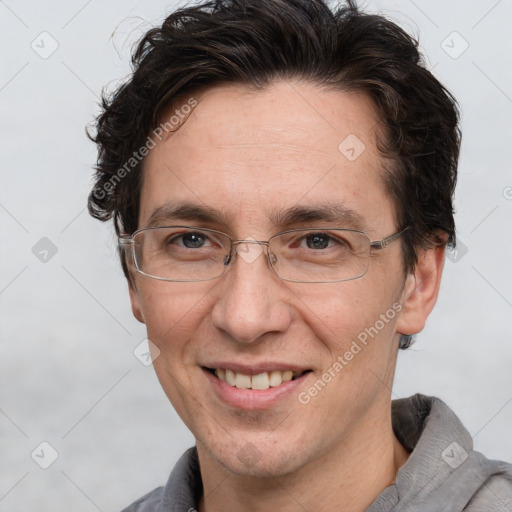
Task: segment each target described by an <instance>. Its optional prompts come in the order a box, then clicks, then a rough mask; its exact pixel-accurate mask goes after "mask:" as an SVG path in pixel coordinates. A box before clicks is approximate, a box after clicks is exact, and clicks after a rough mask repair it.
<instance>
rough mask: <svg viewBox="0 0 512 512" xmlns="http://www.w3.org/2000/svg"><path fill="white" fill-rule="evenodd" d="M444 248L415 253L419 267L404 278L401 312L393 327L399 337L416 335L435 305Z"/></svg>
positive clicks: (437, 247) (441, 271) (438, 247)
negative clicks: (400, 335)
mask: <svg viewBox="0 0 512 512" xmlns="http://www.w3.org/2000/svg"><path fill="white" fill-rule="evenodd" d="M444 255H445V246H444V245H443V246H436V247H434V248H431V249H419V250H418V263H417V264H416V267H415V268H414V271H413V272H412V273H410V274H409V275H408V276H407V279H406V281H405V285H404V289H403V292H402V311H401V312H400V316H399V319H398V321H397V324H396V330H397V332H399V333H400V334H416V333H418V332H420V331H421V330H422V329H423V328H424V327H425V323H426V321H427V318H428V316H429V315H430V313H431V311H432V309H433V308H434V305H435V303H436V301H437V296H438V293H439V287H440V284H441V275H442V273H443V266H444Z"/></svg>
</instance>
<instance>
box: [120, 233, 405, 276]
mask: <svg viewBox="0 0 512 512" xmlns="http://www.w3.org/2000/svg"><path fill="white" fill-rule="evenodd" d="M410 227H411V226H406V227H405V228H404V229H402V230H400V231H397V232H396V233H393V234H392V235H389V236H386V237H384V238H382V239H381V240H370V237H369V236H368V235H367V234H366V233H365V232H364V231H360V230H358V229H349V228H333V227H311V228H297V229H288V230H286V231H281V232H280V233H276V234H275V235H272V236H271V237H270V238H269V239H268V240H267V241H264V240H233V239H232V238H231V237H230V236H229V235H228V234H227V233H224V232H222V231H217V230H216V229H210V228H200V227H197V226H151V227H147V228H140V229H138V230H137V231H134V232H133V233H132V234H131V235H121V236H120V237H119V238H118V242H119V243H118V245H119V247H120V248H123V249H124V248H126V246H128V245H129V246H131V248H132V258H133V261H134V263H135V270H137V272H139V273H140V274H142V275H144V276H146V277H150V278H151V279H157V280H159V281H168V282H172V283H197V282H202V281H212V280H213V279H217V278H219V277H221V276H223V275H224V274H225V273H226V271H225V270H224V271H223V272H222V273H221V274H219V275H218V276H215V277H209V278H208V279H168V278H166V277H157V276H152V275H151V274H146V272H144V271H142V270H141V269H140V268H139V267H138V263H137V258H136V256H135V247H134V244H133V242H134V238H135V236H136V235H137V234H138V233H140V232H142V231H150V230H155V229H170V228H185V229H191V230H198V231H208V232H209V233H217V234H219V235H223V236H225V237H226V238H227V239H228V240H229V241H230V242H231V245H230V248H229V252H228V253H227V255H226V257H225V258H224V267H228V265H229V264H230V263H231V260H232V255H233V246H235V245H240V244H258V245H264V246H266V248H267V251H266V253H267V254H266V256H267V261H268V263H269V265H270V267H271V268H272V270H273V271H274V273H275V274H276V275H277V277H279V279H282V280H283V281H289V282H292V283H311V284H320V283H342V282H344V281H354V280H355V279H360V278H361V277H364V276H365V275H366V273H367V272H368V268H367V269H366V271H365V272H364V274H361V275H360V276H357V277H350V278H347V279H338V280H335V281H303V280H296V279H286V278H284V277H281V276H280V275H279V274H278V272H277V270H276V269H275V267H274V264H273V263H272V261H271V258H270V254H272V256H274V257H275V255H274V253H271V251H270V241H271V240H272V239H273V238H276V237H278V236H281V235H286V234H288V233H296V232H300V231H324V230H325V231H333V230H339V231H350V232H353V233H361V234H363V235H365V236H366V237H367V238H368V240H369V245H370V253H371V250H372V249H376V250H379V251H380V250H383V249H385V248H386V247H388V246H389V245H390V244H392V243H393V242H394V241H395V240H398V239H399V238H400V237H401V236H402V235H403V234H404V233H405V232H406V231H407V230H408V229H409V228H410ZM368 266H369V265H368Z"/></svg>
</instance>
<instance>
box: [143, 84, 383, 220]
mask: <svg viewBox="0 0 512 512" xmlns="http://www.w3.org/2000/svg"><path fill="white" fill-rule="evenodd" d="M196 101H197V105H196V106H195V107H194V108H193V110H192V113H191V114H190V115H189V117H188V118H187V119H186V121H185V122H184V123H183V124H182V126H181V127H180V128H179V129H178V130H177V131H176V132H174V133H173V134H172V135H170V136H168V137H167V138H164V139H162V140H159V139H158V138H155V142H156V146H155V147H154V148H153V149H152V150H151V151H150V152H149V154H148V156H147V157H146V161H145V168H144V181H143V187H142V194H141V211H140V218H139V221H140V222H139V226H144V225H146V224H147V222H148V220H149V219H150V217H151V216H152V214H154V212H155V209H158V208H160V212H161V211H162V210H165V208H162V207H163V206H164V205H165V206H166V207H167V211H170V210H173V206H174V205H175V204H177V203H187V204H188V205H194V204H195V205H196V206H199V207H204V208H205V209H210V210H215V211H217V212H219V213H220V215H219V219H218V220H219V222H221V223H224V224H226V225H228V224H230V223H231V224H243V223H246V224H249V225H251V226H252V227H254V228H256V227H257V226H260V225H262V223H264V222H267V223H268V224H272V223H275V219H276V218H286V212H287V211H288V210H290V209H293V208H295V209H296V208H298V207H299V208H302V207H304V208H314V207H319V206H324V207H325V206H326V205H330V206H334V211H336V208H337V207H339V206H341V207H342V209H346V210H349V211H351V212H354V213H355V214H356V215H355V216H354V218H355V217H360V218H361V219H363V221H364V223H366V224H367V226H366V227H367V229H372V225H375V221H378V223H382V222H384V221H385V220H386V218H388V220H392V207H391V203H390V199H389V198H388V197H387V194H386V191H385V188H384V185H383V182H382V180H381V176H382V172H383V169H382V166H383V162H382V159H381V157H380V156H379V155H378V152H377V149H376V146H375V141H376V135H377V131H378V129H379V119H378V116H377V114H376V112H375V110H374V108H373V106H372V104H371V103H370V101H369V100H368V99H367V98H366V97H365V96H364V95H362V94H355V93H346V92H339V91H329V90H326V89H322V88H320V87H319V86H316V85H312V84H305V83H299V82H291V81H281V82H277V83H274V84H272V85H271V86H269V87H267V88H266V89H264V90H261V91H254V90H251V89H249V88H247V87H243V86H234V85H229V86H219V87H215V88H212V89H208V90H207V91H205V92H203V93H202V94H200V95H198V96H197V97H192V98H189V99H188V103H189V104H190V103H193V104H195V102H196ZM180 108H181V107H180V106H179V105H178V106H175V107H174V108H173V109H172V111H169V112H167V113H166V114H165V115H164V116H163V121H164V122H165V119H166V116H167V117H171V116H173V115H174V116H176V115H178V116H179V115H180V113H181V112H180ZM184 111H188V109H184ZM169 207H170V208H169ZM174 210H176V208H174ZM338 211H339V208H338ZM220 217H222V218H220ZM160 220H163V219H160ZM375 229H378V226H376V227H375Z"/></svg>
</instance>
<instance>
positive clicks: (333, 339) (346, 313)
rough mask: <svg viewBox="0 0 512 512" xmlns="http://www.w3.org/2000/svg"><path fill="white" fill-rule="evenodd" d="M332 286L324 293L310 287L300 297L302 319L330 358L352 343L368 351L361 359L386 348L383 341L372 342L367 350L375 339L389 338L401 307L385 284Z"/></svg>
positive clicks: (360, 281)
mask: <svg viewBox="0 0 512 512" xmlns="http://www.w3.org/2000/svg"><path fill="white" fill-rule="evenodd" d="M335 286H336V289H330V290H324V291H323V292H322V291H321V290H316V291H314V290H313V289H311V290H309V291H307V292H306V293H303V294H302V297H301V300H302V302H303V304H304V305H305V307H304V308H303V311H302V316H303V319H304V321H305V322H306V323H307V324H308V325H309V327H310V328H311V329H312V331H313V332H314V333H315V335H316V337H317V338H318V339H319V340H320V341H321V342H322V343H323V345H324V346H325V348H326V349H327V350H328V351H329V352H330V353H331V357H332V359H336V358H337V357H338V356H339V355H343V354H344V353H345V352H346V351H347V350H350V349H351V347H352V344H353V342H358V345H360V346H361V348H362V349H365V350H364V351H365V352H367V354H366V357H364V358H363V359H366V358H367V357H368V356H370V353H369V352H372V353H374V352H378V353H380V352H381V351H385V350H386V349H387V347H389V345H388V344H385V343H379V344H375V345H377V347H376V348H375V350H370V351H369V350H367V348H368V347H370V346H371V345H372V343H371V342H372V341H373V340H374V339H376V338H379V339H383V340H384V339H389V338H390V337H391V336H392V334H393V332H394V325H395V322H396V318H397V316H398V310H399V309H400V306H399V305H398V304H395V303H394V302H393V301H394V297H393V296H392V294H391V293H389V292H387V293H386V290H385V289H386V286H385V284H384V283H370V282H369V281H368V280H364V279H362V280H354V281H350V282H344V283H339V284H337V285H335ZM326 294H328V296H329V299H328V300H326ZM354 351H357V347H356V348H354ZM362 351H363V350H361V352H362ZM349 357H350V356H349ZM358 358H359V356H358Z"/></svg>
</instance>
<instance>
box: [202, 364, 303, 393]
mask: <svg viewBox="0 0 512 512" xmlns="http://www.w3.org/2000/svg"><path fill="white" fill-rule="evenodd" d="M208 370H209V371H210V372H211V373H213V374H214V375H215V376H216V377H217V378H218V379H219V380H221V381H222V382H225V383H226V384H228V385H230V386H232V387H235V388H238V389H256V390H260V391H264V390H266V389H269V388H273V387H277V386H280V385H281V384H282V383H283V382H289V381H291V380H295V379H297V378H298V377H300V376H301V375H303V374H304V373H306V372H308V371H309V370H305V371H293V370H285V371H280V370H273V371H270V372H262V373H258V374H257V375H247V374H244V373H241V372H235V371H233V370H229V369H224V368H216V369H210V368H209V369H208Z"/></svg>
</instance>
